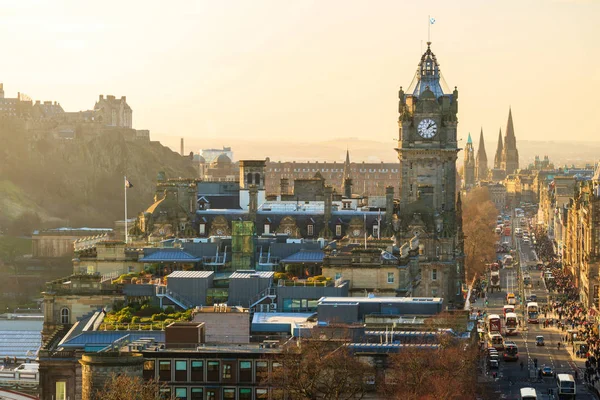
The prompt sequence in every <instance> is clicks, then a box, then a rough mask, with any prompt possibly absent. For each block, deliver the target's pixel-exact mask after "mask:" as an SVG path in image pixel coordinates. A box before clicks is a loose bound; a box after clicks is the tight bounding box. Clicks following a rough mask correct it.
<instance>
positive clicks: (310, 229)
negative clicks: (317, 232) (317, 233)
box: [306, 225, 315, 236]
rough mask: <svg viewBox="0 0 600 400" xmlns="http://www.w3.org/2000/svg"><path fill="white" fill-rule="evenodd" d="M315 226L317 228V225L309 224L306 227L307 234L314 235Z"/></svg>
mask: <svg viewBox="0 0 600 400" xmlns="http://www.w3.org/2000/svg"><path fill="white" fill-rule="evenodd" d="M314 228H315V226H314V225H308V226H307V227H306V234H307V235H308V236H312V235H314Z"/></svg>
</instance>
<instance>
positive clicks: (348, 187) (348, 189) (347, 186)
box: [344, 178, 352, 199]
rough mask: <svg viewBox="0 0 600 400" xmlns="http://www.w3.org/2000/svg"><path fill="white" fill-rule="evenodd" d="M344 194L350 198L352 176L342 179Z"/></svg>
mask: <svg viewBox="0 0 600 400" xmlns="http://www.w3.org/2000/svg"><path fill="white" fill-rule="evenodd" d="M344 196H345V197H346V198H347V199H351V198H352V178H346V179H344Z"/></svg>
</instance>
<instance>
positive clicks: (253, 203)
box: [248, 185, 258, 222]
mask: <svg viewBox="0 0 600 400" xmlns="http://www.w3.org/2000/svg"><path fill="white" fill-rule="evenodd" d="M248 192H249V194H250V202H249V204H248V213H249V214H250V221H252V222H256V211H257V210H258V187H257V186H256V185H250V187H249V188H248Z"/></svg>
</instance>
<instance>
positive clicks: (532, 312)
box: [527, 301, 539, 324]
mask: <svg viewBox="0 0 600 400" xmlns="http://www.w3.org/2000/svg"><path fill="white" fill-rule="evenodd" d="M538 313H539V307H538V303H536V302H533V301H532V302H530V303H527V322H529V323H530V324H537V323H538V322H539V320H538Z"/></svg>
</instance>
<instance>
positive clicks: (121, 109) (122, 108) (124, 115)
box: [94, 94, 133, 129]
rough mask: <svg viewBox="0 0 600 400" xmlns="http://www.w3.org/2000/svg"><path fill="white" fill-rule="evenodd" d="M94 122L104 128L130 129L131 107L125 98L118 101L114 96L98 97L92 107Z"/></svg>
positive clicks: (131, 121) (131, 123)
mask: <svg viewBox="0 0 600 400" xmlns="http://www.w3.org/2000/svg"><path fill="white" fill-rule="evenodd" d="M94 112H95V120H96V121H97V122H98V123H100V124H102V125H105V126H112V127H121V128H130V129H131V127H132V126H133V120H132V113H133V111H132V110H131V107H129V104H127V98H126V97H125V96H122V97H121V98H120V99H117V98H115V96H112V95H108V96H106V97H104V95H102V94H101V95H100V96H99V98H98V101H97V102H96V104H95V105H94Z"/></svg>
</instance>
